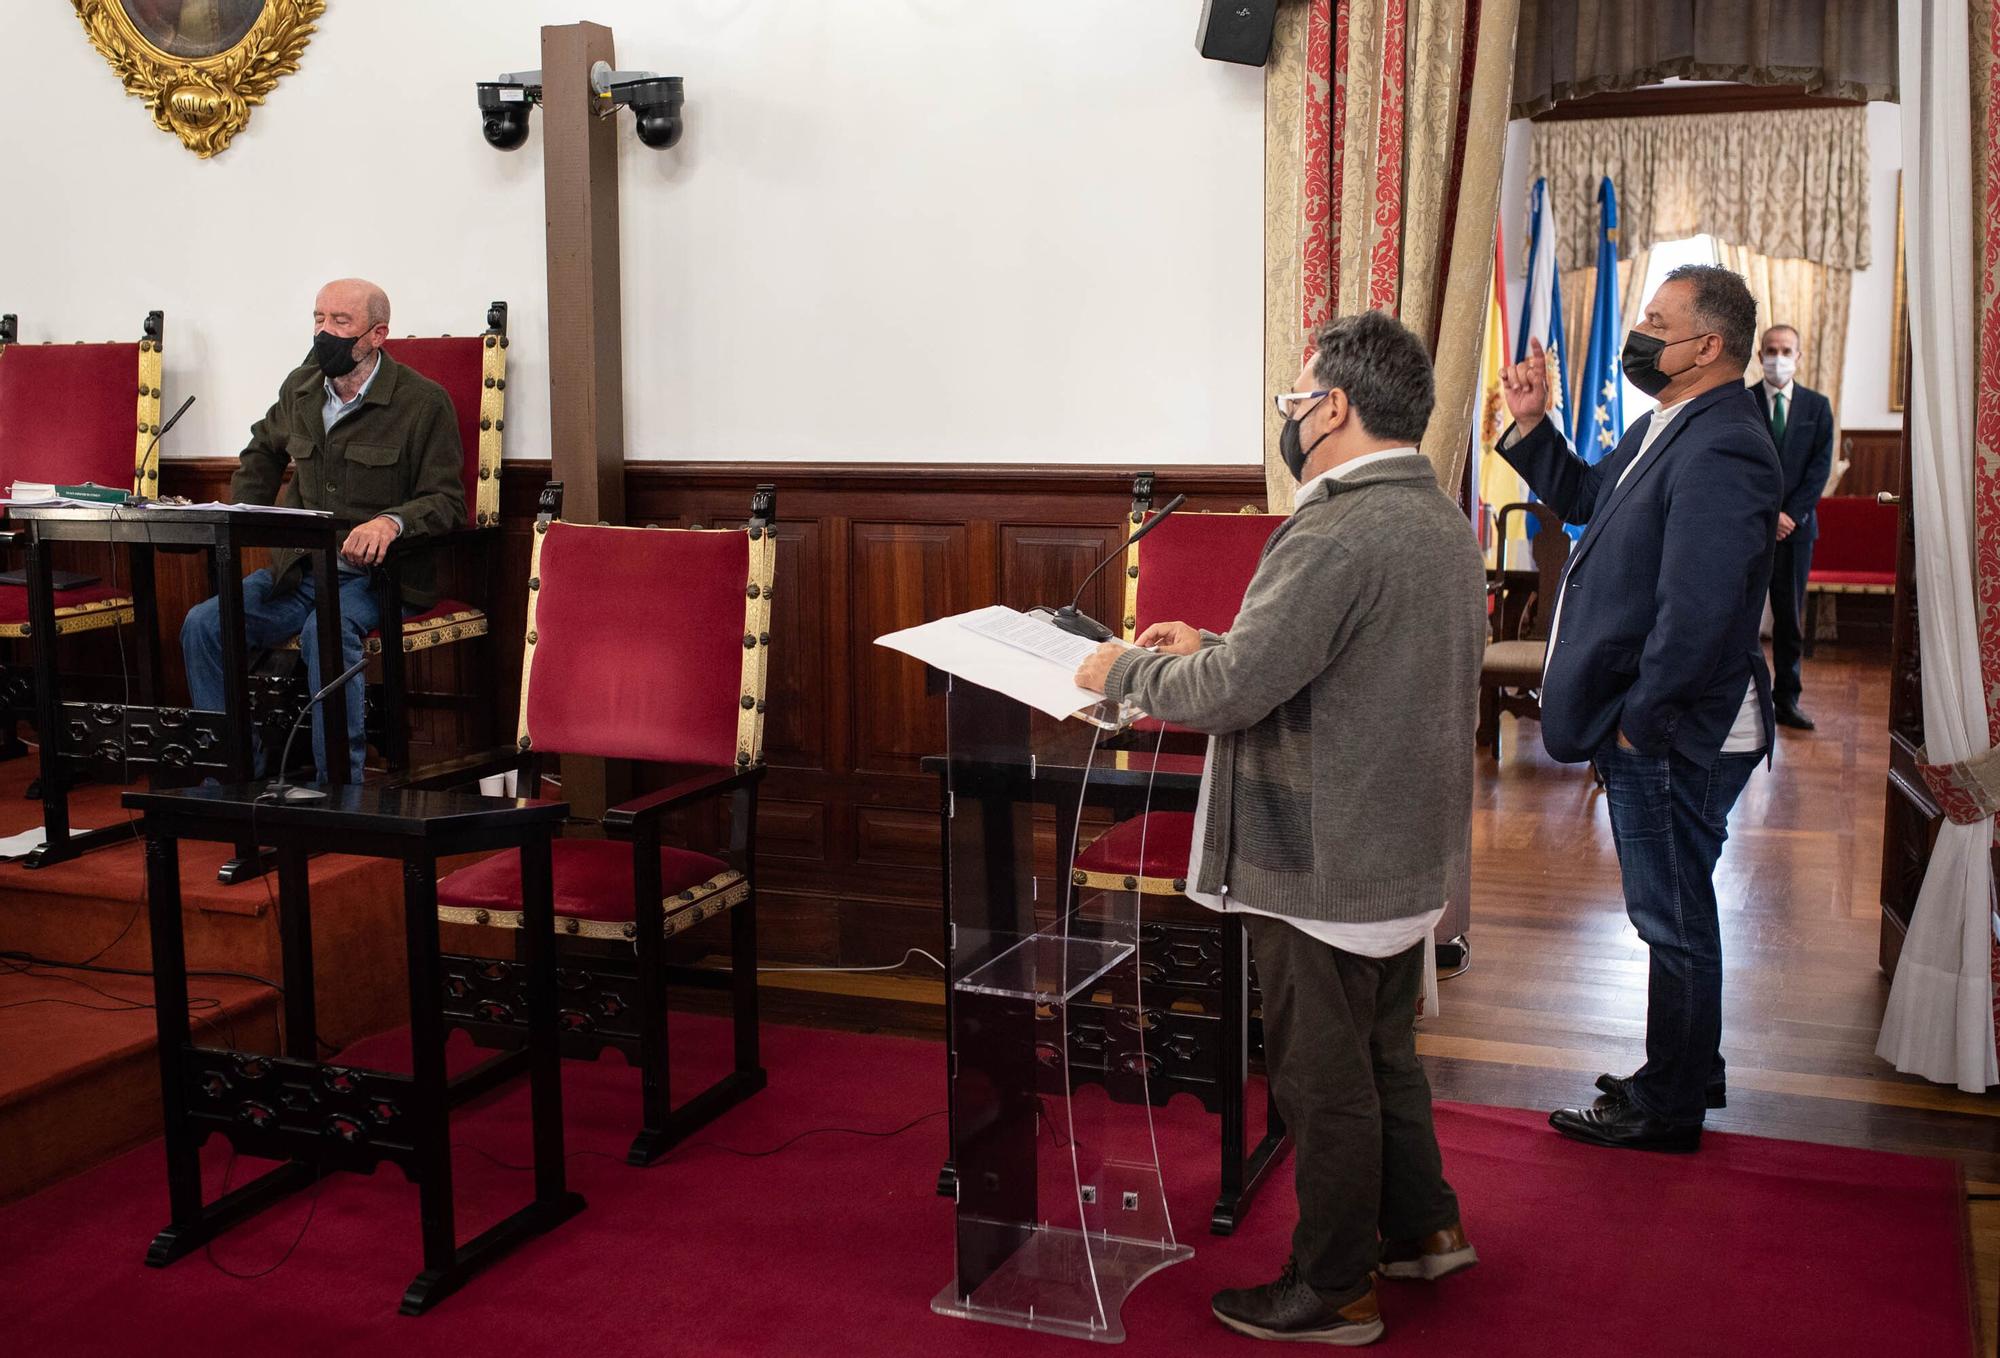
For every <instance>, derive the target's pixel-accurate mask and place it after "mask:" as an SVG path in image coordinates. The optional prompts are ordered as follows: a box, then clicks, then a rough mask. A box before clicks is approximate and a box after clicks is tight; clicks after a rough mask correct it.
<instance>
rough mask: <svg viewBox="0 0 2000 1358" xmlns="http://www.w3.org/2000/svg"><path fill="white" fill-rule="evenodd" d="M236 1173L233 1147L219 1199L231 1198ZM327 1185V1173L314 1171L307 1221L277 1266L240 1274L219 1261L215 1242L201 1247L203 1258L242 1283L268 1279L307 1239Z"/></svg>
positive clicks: (300, 1225) (300, 1227)
mask: <svg viewBox="0 0 2000 1358" xmlns="http://www.w3.org/2000/svg"><path fill="white" fill-rule="evenodd" d="M235 1171H236V1151H235V1148H234V1147H232V1148H231V1149H230V1152H229V1163H228V1164H227V1165H225V1166H224V1167H223V1170H222V1192H221V1193H220V1194H218V1197H227V1196H229V1177H230V1175H231V1174H233V1173H235ZM325 1185H326V1174H325V1172H324V1171H323V1170H319V1169H315V1170H314V1171H313V1191H312V1198H311V1200H310V1201H309V1202H308V1203H307V1205H306V1219H305V1220H304V1221H302V1222H300V1223H299V1233H298V1234H297V1235H295V1236H293V1237H292V1243H291V1244H289V1245H287V1246H285V1252H284V1253H283V1254H281V1255H279V1256H278V1261H277V1262H276V1263H275V1264H272V1265H271V1266H270V1267H269V1268H261V1269H258V1270H257V1271H256V1272H255V1273H238V1272H237V1271H236V1270H235V1269H233V1268H231V1267H229V1266H228V1265H227V1264H225V1263H223V1262H222V1261H221V1260H220V1259H217V1258H216V1257H215V1242H214V1241H213V1240H211V1241H209V1242H208V1243H207V1244H205V1245H203V1246H202V1247H201V1252H202V1254H203V1256H205V1257H206V1258H207V1260H208V1262H209V1263H210V1264H212V1265H213V1266H214V1267H215V1271H216V1272H218V1273H224V1274H227V1275H228V1276H229V1277H232V1278H236V1279H239V1280H240V1281H243V1282H253V1281H255V1280H256V1279H258V1278H267V1277H269V1276H270V1275H271V1274H273V1273H276V1272H277V1271H278V1270H279V1269H281V1268H283V1267H284V1266H285V1262H286V1260H288V1259H290V1258H291V1257H292V1255H293V1253H294V1252H296V1251H297V1249H298V1247H299V1243H300V1242H301V1241H303V1240H304V1239H305V1238H306V1230H307V1228H309V1227H310V1226H311V1225H312V1224H313V1218H314V1217H315V1216H317V1215H318V1214H319V1191H320V1189H321V1188H323V1187H325Z"/></svg>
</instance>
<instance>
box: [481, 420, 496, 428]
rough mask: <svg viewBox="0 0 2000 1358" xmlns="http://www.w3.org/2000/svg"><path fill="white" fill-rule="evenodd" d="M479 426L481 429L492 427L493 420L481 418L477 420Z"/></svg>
mask: <svg viewBox="0 0 2000 1358" xmlns="http://www.w3.org/2000/svg"><path fill="white" fill-rule="evenodd" d="M479 427H480V428H481V429H491V428H492V427H493V421H491V420H485V419H482V420H481V421H480V422H479Z"/></svg>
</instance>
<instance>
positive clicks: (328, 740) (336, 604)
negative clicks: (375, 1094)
mask: <svg viewBox="0 0 2000 1358" xmlns="http://www.w3.org/2000/svg"><path fill="white" fill-rule="evenodd" d="M308 555H309V556H310V558H311V560H312V571H313V584H314V588H315V590H316V591H317V593H318V596H319V597H318V600H317V602H316V606H315V607H314V609H313V614H314V621H315V624H316V625H317V626H318V628H319V681H320V683H322V684H330V683H332V682H333V681H334V680H335V679H336V678H337V677H339V675H340V672H341V671H342V670H344V669H346V668H347V662H346V652H344V651H342V650H341V648H340V631H341V629H340V566H339V562H338V559H337V555H336V552H335V550H334V548H333V547H331V546H329V547H327V548H326V549H325V550H322V551H314V552H310V553H308ZM389 626H390V624H389V622H388V621H386V620H385V621H384V622H383V624H382V629H383V630H382V635H383V636H389V635H391V633H390V631H389ZM394 635H395V636H397V637H398V639H399V640H400V638H401V635H402V633H401V631H400V629H399V630H398V631H397V632H396V633H394ZM363 682H365V681H364V680H363V679H362V678H361V677H360V676H359V675H356V676H355V677H354V678H352V679H350V680H348V683H350V684H359V683H363ZM316 720H317V721H318V722H319V724H320V733H321V738H322V740H324V742H325V748H326V781H327V782H328V783H329V784H331V785H332V786H334V787H339V786H340V785H341V784H343V783H346V782H348V781H349V778H348V772H349V771H348V765H347V737H348V730H347V690H346V688H344V687H342V688H339V689H336V690H334V691H333V692H332V693H329V694H327V695H326V697H324V698H322V699H320V703H319V712H318V714H317V717H316ZM433 998H435V996H433Z"/></svg>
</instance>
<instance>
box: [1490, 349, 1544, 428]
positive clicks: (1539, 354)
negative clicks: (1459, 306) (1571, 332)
mask: <svg viewBox="0 0 2000 1358" xmlns="http://www.w3.org/2000/svg"><path fill="white" fill-rule="evenodd" d="M1500 395H1501V397H1502V398H1503V399H1505V401H1506V402H1507V413H1508V414H1509V415H1512V416H1513V417H1514V423H1515V424H1516V425H1518V426H1519V427H1520V430H1521V432H1522V433H1523V434H1525V433H1527V432H1528V431H1529V430H1531V429H1533V428H1534V427H1535V426H1536V425H1538V424H1540V423H1541V422H1542V419H1543V417H1544V416H1546V415H1547V414H1548V413H1549V356H1548V353H1547V352H1546V351H1545V350H1544V349H1543V348H1542V342H1541V341H1540V340H1538V339H1533V338H1531V339H1529V341H1528V356H1527V357H1526V358H1524V359H1522V360H1521V361H1520V362H1519V363H1509V364H1508V365H1507V366H1506V367H1504V368H1502V369H1501V370H1500Z"/></svg>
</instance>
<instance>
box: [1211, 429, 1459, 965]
mask: <svg viewBox="0 0 2000 1358" xmlns="http://www.w3.org/2000/svg"><path fill="white" fill-rule="evenodd" d="M1411 456H1422V454H1420V453H1418V452H1417V450H1416V449H1415V448H1385V449H1383V450H1382V451H1381V452H1379V453H1363V454H1362V455H1361V456H1360V457H1357V458H1354V459H1352V460H1351V461H1347V462H1343V463H1341V464H1340V465H1339V466H1337V467H1335V468H1334V469H1333V470H1331V471H1325V472H1321V473H1320V474H1319V475H1318V476H1315V477H1314V478H1313V479H1312V480H1310V481H1308V482H1306V483H1305V484H1304V485H1302V486H1300V487H1299V494H1298V499H1297V500H1296V501H1295V502H1294V505H1293V509H1292V512H1293V513H1294V514H1296V513H1298V512H1299V510H1300V509H1301V508H1303V507H1304V506H1306V505H1308V504H1310V503H1311V502H1312V501H1313V500H1315V499H1317V498H1319V495H1320V493H1321V492H1322V491H1323V490H1325V489H1326V483H1327V482H1328V481H1331V480H1334V479H1336V478H1338V477H1344V476H1351V475H1353V474H1354V473H1355V472H1357V471H1360V470H1361V469H1362V468H1363V467H1365V466H1367V465H1368V464H1369V463H1371V462H1381V461H1383V460H1384V459H1386V458H1391V457H1411ZM1214 769H1215V737H1214V736H1210V737H1209V738H1208V759H1207V762H1206V763H1205V764H1204V765H1203V766H1202V771H1201V791H1200V793H1199V794H1198V795H1197V796H1196V797H1195V804H1194V843H1193V845H1192V846H1191V847H1190V848H1189V850H1188V875H1187V879H1188V881H1189V882H1190V883H1193V882H1197V881H1199V880H1201V863H1202V841H1203V840H1204V839H1206V838H1207V835H1208V791H1209V782H1210V779H1211V778H1212V776H1213V773H1214ZM1187 898H1188V899H1189V900H1191V901H1193V902H1194V903H1195V904H1197V905H1205V906H1207V907H1208V908H1209V909H1210V910H1220V911H1224V912H1225V913H1226V912H1229V911H1236V912H1239V913H1242V914H1249V915H1269V916H1270V917H1271V918H1273V919H1281V920H1284V921H1285V923H1287V924H1290V925H1292V926H1293V927H1295V928H1297V929H1299V930H1300V931H1302V932H1303V933H1304V934H1305V935H1306V936H1307V937H1308V938H1314V939H1318V940H1319V941H1320V942H1321V943H1324V944H1326V945H1328V946H1329V947H1334V948H1338V949H1340V950H1341V951H1342V952H1348V953H1354V954H1356V955H1358V956H1361V957H1394V956H1396V955H1397V954H1399V953H1403V952H1407V951H1408V950H1409V949H1410V948H1411V947H1412V946H1414V945H1415V944H1417V943H1420V942H1422V941H1423V940H1424V939H1425V938H1426V937H1427V936H1429V934H1430V932H1431V931H1432V930H1433V929H1435V928H1437V922H1438V921H1439V920H1440V919H1442V918H1444V906H1443V905H1442V904H1439V906H1438V908H1437V909H1435V910H1431V911H1427V912H1425V913H1424V914H1421V915H1412V916H1410V917H1409V918H1408V919H1390V920H1382V921H1380V922H1379V923H1373V924H1336V923H1333V922H1332V921H1329V920H1317V919H1296V918H1294V917H1293V916H1291V915H1280V914H1278V913H1277V912H1275V911H1271V910H1259V909H1258V908H1257V907H1256V906H1254V905H1250V904H1248V903H1246V902H1244V901H1242V900H1240V899H1238V898H1237V897H1234V896H1232V895H1230V894H1229V884H1228V883H1226V882H1225V883H1224V884H1223V887H1222V890H1221V891H1220V892H1218V893H1216V894H1213V895H1211V894H1208V893H1206V892H1201V891H1196V890H1194V889H1193V887H1192V886H1190V887H1189V889H1188V891H1187Z"/></svg>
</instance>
